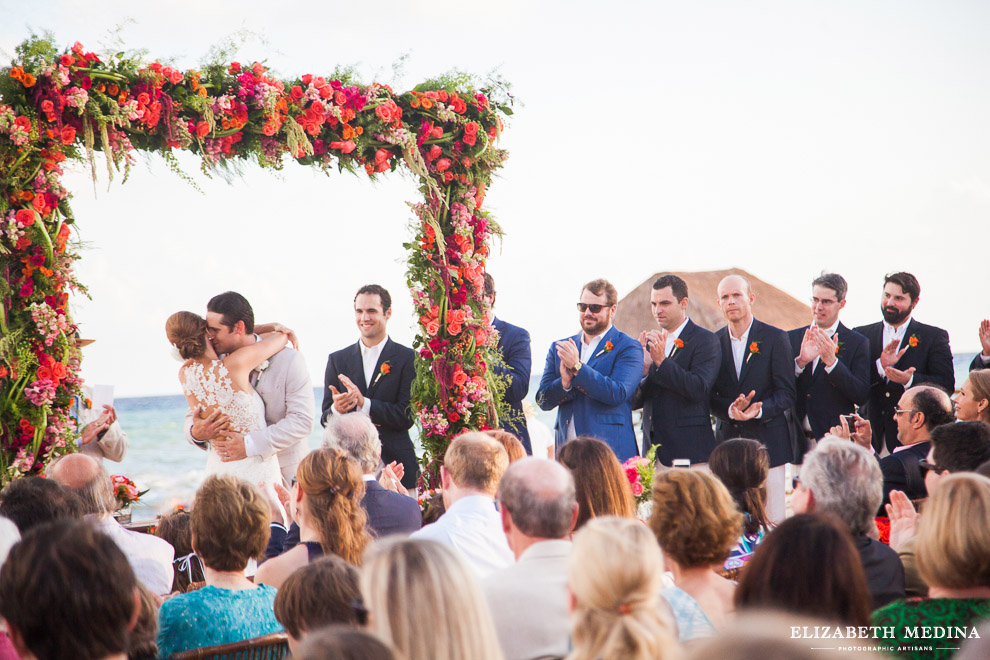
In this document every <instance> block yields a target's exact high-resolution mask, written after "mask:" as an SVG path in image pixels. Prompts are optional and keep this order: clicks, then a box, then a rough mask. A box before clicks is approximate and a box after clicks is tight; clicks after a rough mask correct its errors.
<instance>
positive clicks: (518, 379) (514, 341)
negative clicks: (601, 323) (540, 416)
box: [485, 273, 545, 458]
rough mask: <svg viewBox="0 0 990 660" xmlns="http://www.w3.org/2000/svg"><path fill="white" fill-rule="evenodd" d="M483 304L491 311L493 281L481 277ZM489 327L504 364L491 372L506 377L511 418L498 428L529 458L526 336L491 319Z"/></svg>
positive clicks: (530, 358)
mask: <svg viewBox="0 0 990 660" xmlns="http://www.w3.org/2000/svg"><path fill="white" fill-rule="evenodd" d="M485 300H486V301H487V302H488V305H489V307H491V308H493V309H494V307H495V278H493V277H492V276H491V275H489V274H488V273H485ZM493 314H494V312H493ZM492 326H493V327H494V328H495V329H496V330H498V350H499V351H501V353H502V360H503V361H504V362H505V367H497V368H495V369H494V371H495V373H497V374H498V375H500V376H508V377H509V386H508V387H507V388H506V389H505V400H506V402H507V403H508V404H509V409H510V410H511V411H512V412H513V415H514V419H512V420H508V421H505V422H502V423H501V426H502V428H504V429H505V430H506V431H509V432H510V433H512V434H513V435H515V436H516V437H517V438H519V441H520V442H522V445H523V447H525V448H526V453H527V454H529V455H530V456H532V455H533V447H532V446H531V445H530V442H529V429H528V428H527V427H526V417H525V416H524V415H523V399H525V398H526V395H527V394H528V393H529V374H530V371H531V370H532V368H533V352H532V349H531V348H530V345H529V333H528V332H526V331H525V330H523V329H522V328H520V327H519V326H516V325H512V324H511V323H506V322H505V321H503V320H502V319H499V318H495V317H494V316H493V317H492ZM544 458H545V457H544Z"/></svg>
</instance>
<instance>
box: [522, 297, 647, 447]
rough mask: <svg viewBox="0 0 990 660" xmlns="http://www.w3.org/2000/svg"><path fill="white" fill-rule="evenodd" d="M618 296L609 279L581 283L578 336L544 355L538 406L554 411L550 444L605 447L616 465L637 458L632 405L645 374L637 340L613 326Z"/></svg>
mask: <svg viewBox="0 0 990 660" xmlns="http://www.w3.org/2000/svg"><path fill="white" fill-rule="evenodd" d="M618 299H619V294H618V292H617V291H616V290H615V287H614V286H612V284H611V283H610V282H608V281H607V280H602V279H599V280H594V281H592V282H589V283H588V284H586V285H584V288H583V289H582V290H581V298H580V301H579V302H578V304H577V308H578V321H579V322H580V324H581V332H579V333H578V334H576V335H574V336H572V337H568V338H567V339H563V340H561V341H558V342H554V344H553V345H552V346H551V347H550V350H549V351H548V352H547V360H546V366H545V367H544V369H543V378H542V379H541V380H540V388H539V390H538V391H537V393H536V403H537V404H538V405H539V406H540V408H542V409H543V410H553V409H554V408H557V424H556V426H555V427H554V444H555V446H556V447H557V448H558V449H559V448H560V447H561V446H562V445H563V444H564V443H565V442H567V441H568V440H570V439H571V438H575V437H577V436H579V435H584V436H592V437H595V438H598V439H599V440H602V441H603V442H605V443H607V444H608V445H609V446H610V447H611V448H612V451H614V452H615V455H616V456H617V457H618V459H619V460H620V461H624V460H626V459H627V458H630V457H631V456H637V455H639V450H638V448H637V446H636V435H635V433H634V432H633V426H632V408H631V407H630V404H631V402H632V398H633V395H634V394H635V392H636V386H637V385H639V379H640V375H641V374H642V372H643V349H642V347H640V345H639V342H638V341H636V340H635V339H633V338H632V337H630V336H629V335H627V334H624V333H622V332H619V330H617V329H616V328H615V327H614V326H613V325H612V318H613V317H614V316H615V310H616V305H617V303H618Z"/></svg>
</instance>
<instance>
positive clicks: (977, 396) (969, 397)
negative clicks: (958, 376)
mask: <svg viewBox="0 0 990 660" xmlns="http://www.w3.org/2000/svg"><path fill="white" fill-rule="evenodd" d="M952 401H953V403H955V407H956V419H958V420H959V421H960V422H983V423H984V424H990V369H980V370H978V371H971V372H969V378H967V379H966V380H964V381H963V384H962V385H960V386H959V391H958V392H956V395H955V396H954V397H953V398H952Z"/></svg>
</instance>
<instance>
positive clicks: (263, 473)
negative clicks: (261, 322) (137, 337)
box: [165, 312, 286, 484]
mask: <svg viewBox="0 0 990 660" xmlns="http://www.w3.org/2000/svg"><path fill="white" fill-rule="evenodd" d="M165 334H166V335H167V336H168V340H169V341H170V342H171V343H172V346H173V347H174V348H175V349H176V350H177V351H178V353H179V356H180V357H181V358H183V359H184V360H185V362H184V363H183V364H182V367H181V368H180V369H179V382H180V383H182V391H183V393H184V394H185V395H186V401H188V402H189V406H190V407H191V408H192V409H193V410H196V408H198V407H202V409H203V413H202V414H203V415H204V416H209V415H210V414H212V413H213V411H214V410H220V412H222V413H223V414H224V415H226V416H227V418H228V419H229V424H230V426H229V428H230V430H232V431H236V432H237V433H244V434H247V433H250V432H251V431H255V430H257V429H261V428H264V427H265V426H266V423H265V404H264V402H263V401H262V400H261V396H260V395H259V394H258V393H257V392H256V391H255V389H254V388H253V387H251V383H250V380H249V375H250V373H251V371H252V370H253V369H256V368H258V367H259V366H260V365H261V364H262V363H264V362H265V360H267V359H268V358H270V357H271V356H273V355H275V354H276V353H278V352H279V351H280V350H282V349H283V348H284V347H285V344H286V335H285V333H283V332H268V333H265V334H264V335H262V336H261V341H259V342H257V343H255V344H251V345H250V346H244V347H242V348H239V349H237V350H236V351H234V352H233V353H230V354H229V355H227V357H225V358H223V359H222V360H221V359H220V358H219V357H218V356H217V353H216V351H215V350H214V349H213V345H212V344H211V343H210V342H209V340H208V339H207V337H206V320H205V319H203V317H201V316H199V315H198V314H194V313H192V312H176V313H175V314H173V315H172V316H170V317H169V318H168V321H166V322H165ZM206 473H207V475H210V474H232V475H234V476H235V477H238V478H240V479H244V480H245V481H248V482H250V483H252V484H258V483H261V482H264V483H270V484H281V483H282V473H281V471H280V470H279V466H278V456H277V455H275V454H270V455H269V456H266V457H261V456H248V457H247V458H243V459H241V460H239V461H228V462H223V461H222V460H221V457H220V456H219V455H217V452H216V450H215V449H214V447H213V445H212V444H211V445H210V448H209V451H208V453H207V456H206Z"/></svg>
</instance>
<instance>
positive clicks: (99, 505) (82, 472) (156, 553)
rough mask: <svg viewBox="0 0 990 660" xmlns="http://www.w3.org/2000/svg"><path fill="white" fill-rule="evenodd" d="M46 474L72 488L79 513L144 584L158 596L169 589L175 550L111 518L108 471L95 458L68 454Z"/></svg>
mask: <svg viewBox="0 0 990 660" xmlns="http://www.w3.org/2000/svg"><path fill="white" fill-rule="evenodd" d="M48 476H49V478H50V479H52V480H53V481H55V482H56V483H58V484H61V485H62V486H64V487H66V488H68V489H69V490H72V491H75V493H76V494H77V495H78V496H79V499H80V501H81V503H82V512H83V514H88V515H89V516H90V517H92V519H93V521H94V522H95V523H96V526H97V527H98V528H99V529H100V531H102V532H103V533H104V534H106V535H107V536H109V537H110V538H112V539H113V540H114V542H115V543H116V544H117V547H119V548H120V549H121V551H122V552H123V553H124V556H126V557H127V561H128V562H129V563H130V565H131V568H132V569H133V570H134V575H136V576H137V579H138V580H139V581H141V582H142V583H143V584H144V586H146V587H148V589H150V590H151V592H152V593H155V594H158V595H160V596H164V595H167V594H169V593H171V592H172V577H173V571H172V559H174V557H175V550H174V549H173V548H172V546H171V545H169V544H168V542H167V541H164V540H162V539H160V538H158V537H157V536H152V535H151V534H139V533H138V532H132V531H130V530H127V529H124V528H123V527H121V526H120V524H119V523H118V522H117V521H116V520H114V519H113V515H112V514H113V512H114V510H115V509H116V508H117V502H116V498H114V495H113V485H112V484H111V482H110V475H109V474H107V471H106V469H104V467H103V466H102V465H101V464H100V463H99V462H97V461H96V459H94V458H92V457H91V456H87V455H85V454H69V455H68V456H65V457H63V458H62V459H60V460H59V461H57V462H56V463H55V464H54V465H52V467H50V468H49V470H48Z"/></svg>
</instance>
